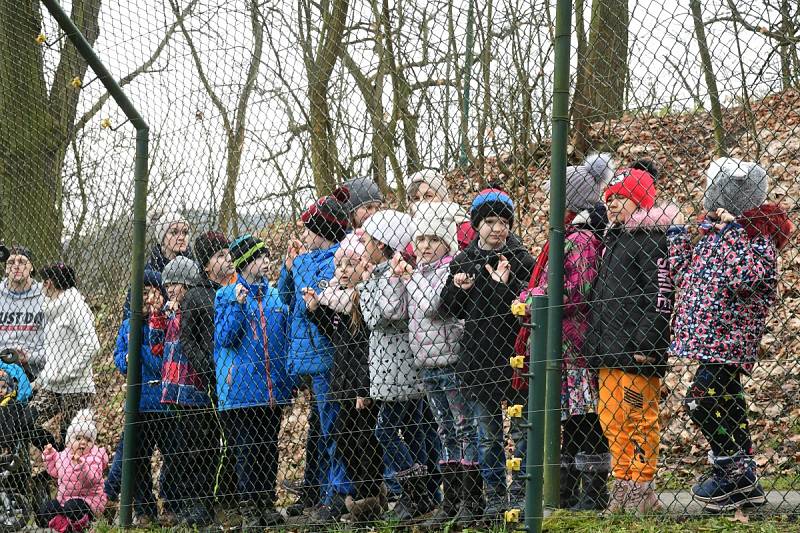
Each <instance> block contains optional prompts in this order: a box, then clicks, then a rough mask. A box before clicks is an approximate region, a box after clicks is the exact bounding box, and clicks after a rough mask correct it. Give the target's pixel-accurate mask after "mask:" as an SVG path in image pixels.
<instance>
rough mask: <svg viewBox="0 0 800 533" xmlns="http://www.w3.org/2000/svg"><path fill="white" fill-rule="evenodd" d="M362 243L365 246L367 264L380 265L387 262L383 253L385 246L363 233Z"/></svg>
mask: <svg viewBox="0 0 800 533" xmlns="http://www.w3.org/2000/svg"><path fill="white" fill-rule="evenodd" d="M361 243H362V244H363V245H364V250H365V251H364V259H365V260H366V261H367V263H372V264H373V265H379V264H381V263H383V262H384V261H386V256H385V255H384V253H383V248H384V246H385V244H383V243H381V242H379V241H377V240H375V239H373V238H372V235H370V234H368V233H363V234H362V235H361Z"/></svg>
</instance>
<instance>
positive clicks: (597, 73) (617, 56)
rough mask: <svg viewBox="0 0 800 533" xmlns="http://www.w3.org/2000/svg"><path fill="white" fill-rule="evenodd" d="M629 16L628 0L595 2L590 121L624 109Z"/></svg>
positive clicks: (591, 30) (588, 86)
mask: <svg viewBox="0 0 800 533" xmlns="http://www.w3.org/2000/svg"><path fill="white" fill-rule="evenodd" d="M628 17H629V15H628V1H627V0H594V2H593V3H592V20H591V22H590V27H589V49H588V51H587V60H586V68H587V76H586V85H585V88H586V91H587V92H586V94H587V96H588V98H587V100H588V104H589V106H590V109H591V115H592V116H591V118H590V121H591V122H595V121H600V120H608V119H610V118H617V117H619V116H621V115H622V112H623V111H624V108H625V80H626V78H627V73H628Z"/></svg>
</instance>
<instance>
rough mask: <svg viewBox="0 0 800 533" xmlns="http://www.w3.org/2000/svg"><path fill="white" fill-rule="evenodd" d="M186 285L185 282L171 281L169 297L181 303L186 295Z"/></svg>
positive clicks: (168, 289)
mask: <svg viewBox="0 0 800 533" xmlns="http://www.w3.org/2000/svg"><path fill="white" fill-rule="evenodd" d="M186 291H187V288H186V285H184V284H183V283H170V284H169V285H167V297H168V298H169V301H170V302H176V303H181V302H182V301H183V299H184V298H185V297H186Z"/></svg>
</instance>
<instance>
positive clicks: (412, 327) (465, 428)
mask: <svg viewBox="0 0 800 533" xmlns="http://www.w3.org/2000/svg"><path fill="white" fill-rule="evenodd" d="M463 216H464V215H463V210H462V209H461V207H460V206H459V205H457V204H454V203H452V202H435V203H430V202H427V201H423V202H419V203H417V204H416V206H415V209H414V251H415V253H416V263H417V269H416V270H415V271H414V273H413V274H412V275H411V278H410V279H409V280H408V281H407V283H406V298H407V306H408V317H409V319H410V321H409V333H410V340H411V351H412V353H413V354H414V358H415V362H416V365H417V367H418V368H419V369H420V372H421V375H422V382H423V385H424V386H425V392H426V395H427V399H428V403H429V404H430V407H431V410H432V411H433V415H434V418H435V420H436V423H437V425H438V428H439V438H440V440H441V443H442V454H441V456H440V459H439V468H440V470H441V472H442V487H443V496H444V497H443V500H442V504H441V506H439V508H438V509H437V511H436V512H435V513H434V514H433V516H432V517H431V518H430V520H429V521H427V522H425V524H424V525H425V526H428V527H436V526H440V525H442V524H443V523H445V522H448V521H449V520H451V519H453V518H455V517H456V516H458V517H459V518H460V519H462V520H467V519H468V516H469V517H475V516H479V515H480V514H481V511H482V509H481V507H482V505H481V496H482V492H481V491H480V490H477V489H480V486H481V477H480V475H481V474H480V469H479V464H478V451H477V447H476V431H475V425H474V423H473V419H472V415H471V413H469V412H467V410H466V409H467V402H466V400H465V399H464V396H463V393H462V387H461V383H460V381H459V379H458V376H457V374H456V370H455V363H456V360H457V359H458V346H459V342H460V340H461V335H462V333H463V331H464V322H463V320H460V319H457V318H452V317H444V316H442V315H441V314H440V313H439V302H440V293H441V290H442V287H444V284H445V283H446V282H447V278H448V276H449V273H450V270H449V267H450V263H451V262H452V260H453V256H454V255H455V254H456V253H457V252H458V242H457V233H458V226H459V222H460V221H461V219H462V217H463ZM401 279H402V278H401Z"/></svg>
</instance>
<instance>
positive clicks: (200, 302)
mask: <svg viewBox="0 0 800 533" xmlns="http://www.w3.org/2000/svg"><path fill="white" fill-rule="evenodd" d="M220 288H222V285H220V284H219V283H216V282H214V281H211V280H210V279H208V277H207V276H206V274H205V272H202V273H201V274H200V279H199V280H198V282H197V283H196V284H195V285H192V286H191V287H190V288H189V291H188V292H187V293H186V297H185V298H184V300H183V303H182V304H181V308H182V315H181V345H182V347H183V353H184V354H186V357H187V358H188V359H189V363H190V364H191V365H192V367H193V368H194V370H195V372H197V373H198V374H199V375H200V376H202V378H203V380H204V385H205V386H206V389H207V390H208V391H209V393H210V394H211V397H212V398H214V399H216V390H217V388H216V378H215V375H216V374H215V372H216V369H215V366H214V298H215V297H216V294H217V290H219V289H220ZM215 401H216V400H215Z"/></svg>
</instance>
